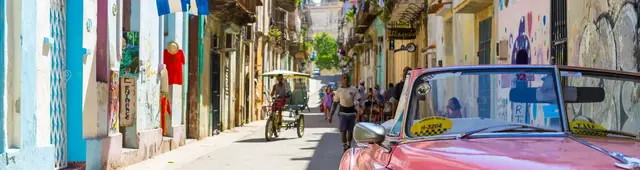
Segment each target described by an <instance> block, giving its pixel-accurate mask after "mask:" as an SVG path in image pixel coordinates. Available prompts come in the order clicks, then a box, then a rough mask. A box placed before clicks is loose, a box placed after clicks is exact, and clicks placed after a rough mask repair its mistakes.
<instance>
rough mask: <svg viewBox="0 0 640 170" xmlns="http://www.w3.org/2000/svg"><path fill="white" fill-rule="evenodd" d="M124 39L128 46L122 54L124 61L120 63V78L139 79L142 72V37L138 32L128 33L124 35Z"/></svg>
mask: <svg viewBox="0 0 640 170" xmlns="http://www.w3.org/2000/svg"><path fill="white" fill-rule="evenodd" d="M124 38H125V41H126V46H125V49H124V50H123V52H122V61H121V62H120V76H121V77H128V78H137V77H138V73H139V71H140V59H139V56H140V52H139V41H140V40H139V38H140V35H139V33H138V32H127V33H125V34H124Z"/></svg>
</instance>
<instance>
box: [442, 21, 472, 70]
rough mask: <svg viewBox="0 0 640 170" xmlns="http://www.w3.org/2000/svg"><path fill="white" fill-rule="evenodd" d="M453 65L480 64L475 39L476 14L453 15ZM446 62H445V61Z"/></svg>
mask: <svg viewBox="0 0 640 170" xmlns="http://www.w3.org/2000/svg"><path fill="white" fill-rule="evenodd" d="M452 20H453V30H452V31H453V37H452V38H453V46H454V48H453V60H454V61H453V63H455V65H475V64H478V57H477V53H476V51H477V50H476V46H477V45H476V44H478V43H477V40H476V39H475V32H476V31H475V30H476V22H475V20H476V18H475V15H474V14H454V15H453V18H452ZM443 62H444V61H443Z"/></svg>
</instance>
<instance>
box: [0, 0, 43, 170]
mask: <svg viewBox="0 0 640 170" xmlns="http://www.w3.org/2000/svg"><path fill="white" fill-rule="evenodd" d="M5 3H6V1H4V0H3V1H1V3H0V4H2V5H3V7H2V9H6V8H5V7H4V4H5ZM21 5H22V9H21V14H20V15H21V16H22V18H20V19H21V30H20V36H21V51H20V53H21V56H22V57H21V58H20V59H21V62H22V68H21V70H20V73H21V76H20V82H21V89H20V97H21V99H20V122H19V123H20V124H21V127H20V136H21V141H20V148H19V149H12V150H11V151H10V152H9V151H7V152H5V153H3V154H2V156H0V169H53V167H54V155H53V146H52V145H46V144H43V143H38V142H37V137H38V136H42V135H43V134H38V131H37V128H39V127H38V125H39V124H38V119H39V118H42V117H38V116H37V114H38V113H37V110H36V108H37V107H39V106H40V107H42V105H43V104H42V103H40V104H38V102H37V101H38V100H37V99H38V97H42V96H43V95H42V94H40V95H39V94H37V93H36V90H35V89H37V87H39V86H38V85H36V79H38V76H36V74H37V71H38V70H39V69H38V68H37V66H38V65H37V64H36V63H37V60H38V59H40V58H39V57H41V56H37V53H36V50H33V49H37V47H38V46H37V42H38V41H43V39H42V38H38V36H36V32H37V31H41V30H39V29H38V28H39V27H38V23H41V22H36V21H38V17H43V16H44V15H43V14H42V13H47V14H48V12H49V11H48V10H38V8H37V7H38V5H37V1H36V0H22V1H21ZM41 8H42V6H41ZM45 8H46V7H45ZM2 13H4V10H3V12H2ZM3 16H4V14H3ZM46 16H47V18H46V19H48V15H46ZM3 18H4V17H3ZM40 19H42V18H40ZM4 21H5V19H2V23H3V24H1V25H2V26H3V27H4ZM2 34H4V28H3V32H2ZM2 37H4V35H3V36H2ZM3 39H4V38H3ZM3 43H4V42H3ZM2 53H4V47H3V48H2ZM2 56H4V54H2ZM0 58H3V57H0ZM2 60H3V59H2ZM40 66H42V65H40ZM45 74H47V73H45ZM3 82H4V81H3ZM44 105H48V104H44ZM44 119H46V117H45V118H44ZM40 126H41V127H42V126H44V125H43V124H40ZM47 128H48V126H47ZM40 133H42V132H40ZM47 136H48V134H47ZM40 142H42V141H40ZM3 147H4V146H3ZM3 150H4V149H3Z"/></svg>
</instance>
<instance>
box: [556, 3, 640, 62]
mask: <svg viewBox="0 0 640 170" xmlns="http://www.w3.org/2000/svg"><path fill="white" fill-rule="evenodd" d="M595 3H597V1H593V0H591V1H587V3H586V4H587V7H588V9H589V11H590V12H585V15H584V16H577V17H582V18H569V20H572V19H576V20H578V19H579V20H581V21H583V22H582V23H579V24H575V25H573V24H571V25H572V26H573V28H571V31H570V35H569V36H570V37H569V38H570V39H571V40H573V41H572V43H573V50H571V52H572V53H573V54H572V55H570V56H571V57H570V61H571V62H570V64H572V65H578V66H586V67H595V68H604V69H612V70H623V71H632V72H638V71H640V69H638V68H640V67H638V65H639V64H640V39H639V36H640V33H639V32H638V31H639V30H640V25H638V16H639V15H640V10H639V9H638V8H637V6H638V2H636V1H625V2H617V1H614V2H611V4H609V5H608V6H604V7H603V6H597V5H595ZM599 5H600V4H599ZM570 16H571V15H570Z"/></svg>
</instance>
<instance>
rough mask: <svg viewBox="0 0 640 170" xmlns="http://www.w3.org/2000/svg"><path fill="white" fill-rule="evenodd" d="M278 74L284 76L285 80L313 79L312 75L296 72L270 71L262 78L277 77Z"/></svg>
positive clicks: (263, 74)
mask: <svg viewBox="0 0 640 170" xmlns="http://www.w3.org/2000/svg"><path fill="white" fill-rule="evenodd" d="M278 74H282V76H283V77H285V78H310V77H311V75H309V74H305V73H300V72H295V71H289V70H274V71H269V72H266V73H262V76H264V77H276V76H277V75H278Z"/></svg>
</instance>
